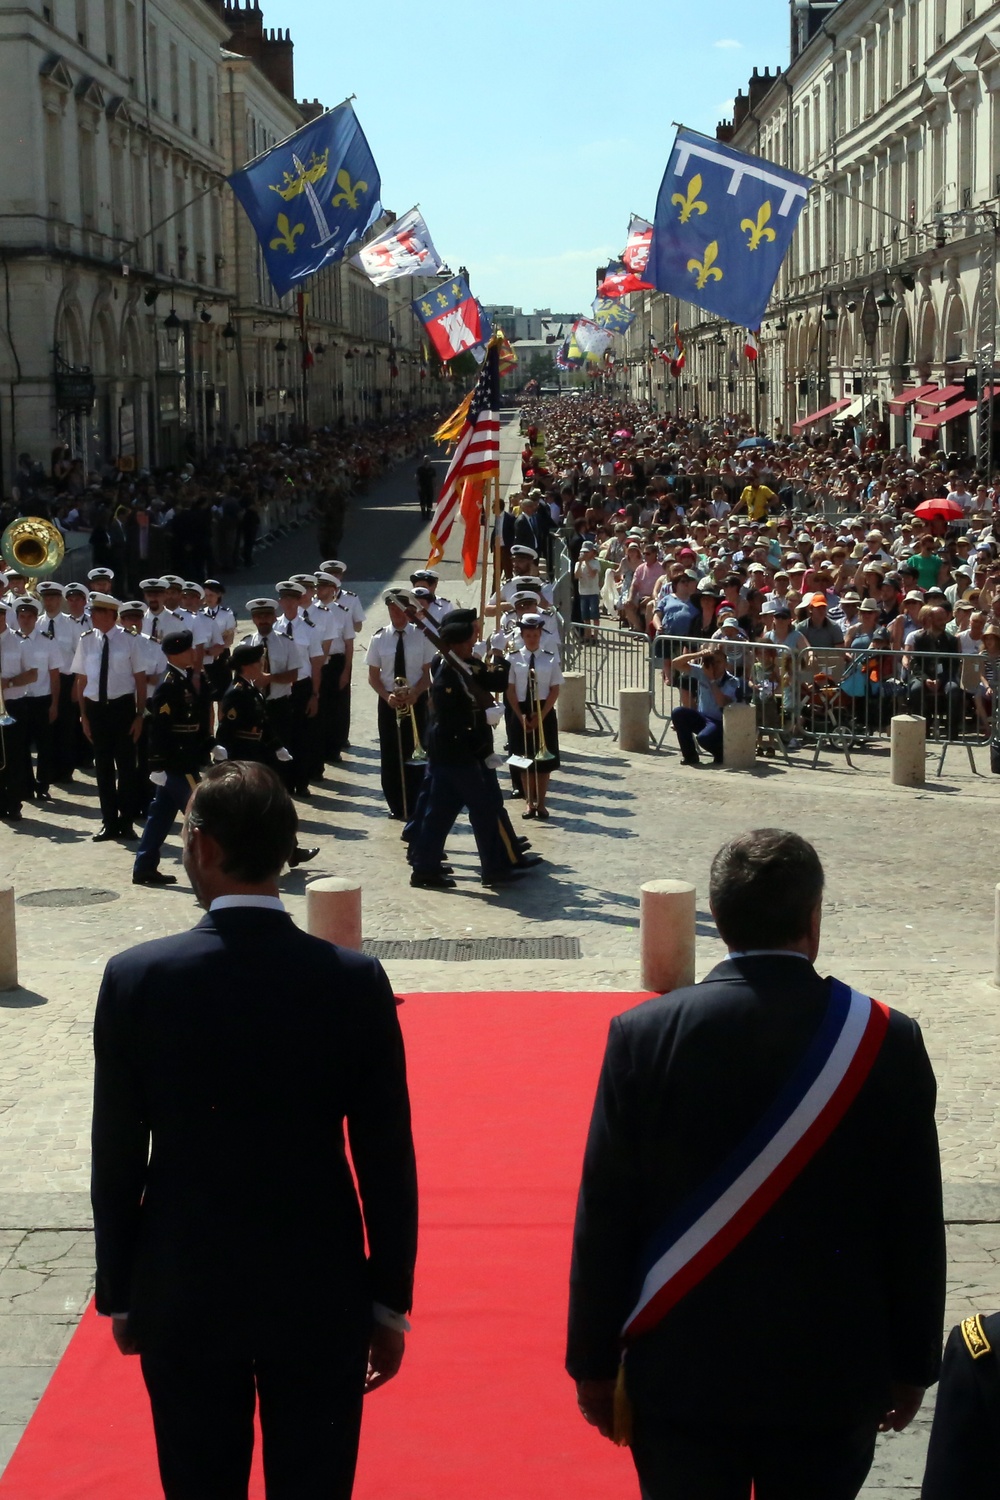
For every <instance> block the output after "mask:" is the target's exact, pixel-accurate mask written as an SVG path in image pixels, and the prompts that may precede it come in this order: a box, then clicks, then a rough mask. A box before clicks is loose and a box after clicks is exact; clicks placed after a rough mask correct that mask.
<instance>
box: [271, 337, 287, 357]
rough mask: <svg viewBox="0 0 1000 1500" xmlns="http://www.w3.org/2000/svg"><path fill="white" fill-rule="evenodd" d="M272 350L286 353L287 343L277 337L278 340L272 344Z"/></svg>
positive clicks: (277, 352)
mask: <svg viewBox="0 0 1000 1500" xmlns="http://www.w3.org/2000/svg"><path fill="white" fill-rule="evenodd" d="M274 352H275V354H287V353H288V345H287V344H286V343H285V341H284V339H279V340H278V342H277V343H276V344H275V346H274Z"/></svg>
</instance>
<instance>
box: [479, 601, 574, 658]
mask: <svg viewBox="0 0 1000 1500" xmlns="http://www.w3.org/2000/svg"><path fill="white" fill-rule="evenodd" d="M532 613H537V611H532ZM542 619H543V620H544V621H545V624H544V625H543V626H542V640H541V646H542V650H543V651H551V652H552V655H553V656H554V657H555V659H556V661H562V640H561V639H560V636H559V625H558V623H557V621H558V616H557V615H556V614H555V613H554V612H553V613H552V614H549V613H545V614H543V615H542ZM517 620H518V617H517V611H516V610H514V609H512V610H510V611H509V612H508V613H507V614H505V615H502V616H501V618H500V629H499V631H498V632H497V634H496V635H494V637H493V641H492V644H493V645H494V646H495V647H496V649H497V650H498V651H506V652H508V654H511V655H512V654H513V653H514V652H516V651H520V649H521V647H522V646H523V645H524V641H523V640H522V639H521V630H520V627H519V625H518V623H517Z"/></svg>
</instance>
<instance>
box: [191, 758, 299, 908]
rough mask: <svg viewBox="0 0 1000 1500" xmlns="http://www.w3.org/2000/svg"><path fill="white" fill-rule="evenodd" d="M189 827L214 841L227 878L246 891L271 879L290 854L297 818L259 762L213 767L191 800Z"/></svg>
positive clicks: (277, 783)
mask: <svg viewBox="0 0 1000 1500" xmlns="http://www.w3.org/2000/svg"><path fill="white" fill-rule="evenodd" d="M187 816H188V823H189V824H190V825H191V827H193V828H198V829H200V830H201V832H202V833H206V834H208V836H209V837H210V838H213V839H215V841H216V843H217V844H218V845H219V847H220V849H221V850H222V853H223V861H222V868H223V870H224V871H225V873H226V874H227V875H232V876H233V877H234V878H235V879H236V880H240V881H244V882H246V883H247V884H248V885H259V884H261V883H262V882H263V881H265V880H268V879H270V878H271V877H273V876H276V875H277V874H278V873H279V871H280V870H281V868H282V866H283V865H285V864H287V863H288V860H289V859H290V858H291V856H292V853H293V852H294V849H295V839H296V834H297V831H298V816H297V814H296V811H295V804H294V803H293V801H292V799H291V797H290V796H289V795H288V792H287V791H286V790H285V787H284V785H283V784H282V782H281V779H280V778H279V777H278V776H277V775H276V774H275V773H274V771H272V770H271V769H270V767H269V766H264V765H261V764H260V762H259V761H249V760H226V761H223V762H222V764H221V765H218V766H212V767H211V769H210V770H208V771H206V772H205V775H204V776H203V777H202V779H201V781H199V783H198V785H197V787H196V788H195V793H194V796H193V798H192V799H191V806H190V809H189V811H188V815H187Z"/></svg>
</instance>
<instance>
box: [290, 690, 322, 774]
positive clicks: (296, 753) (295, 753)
mask: <svg viewBox="0 0 1000 1500" xmlns="http://www.w3.org/2000/svg"><path fill="white" fill-rule="evenodd" d="M312 691H313V689H312V679H311V678H309V677H303V678H302V679H301V680H300V681H299V682H293V683H292V693H291V698H290V700H289V701H290V702H291V705H292V709H291V715H290V717H289V729H288V732H289V735H290V737H291V743H290V744H289V745H288V746H287V749H289V750H290V751H291V752H292V783H293V786H294V789H295V791H296V792H307V791H308V790H309V781H310V778H311V777H313V776H316V775H317V774H318V773H319V772H320V771H322V769H323V757H322V754H321V753H320V721H319V714H318V713H316V714H315V715H314V716H313V717H312V718H310V717H309V715H308V714H307V713H306V709H307V708H308V706H309V700H310V699H311V698H312Z"/></svg>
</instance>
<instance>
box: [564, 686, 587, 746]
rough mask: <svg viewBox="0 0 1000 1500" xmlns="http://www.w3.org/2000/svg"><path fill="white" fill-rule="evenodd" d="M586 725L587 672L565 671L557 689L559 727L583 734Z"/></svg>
mask: <svg viewBox="0 0 1000 1500" xmlns="http://www.w3.org/2000/svg"><path fill="white" fill-rule="evenodd" d="M586 727H587V674H586V672H566V673H564V674H563V685H562V687H561V688H560V689H559V728H560V729H565V731H566V733H567V734H583V732H584V730H585V729H586Z"/></svg>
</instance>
